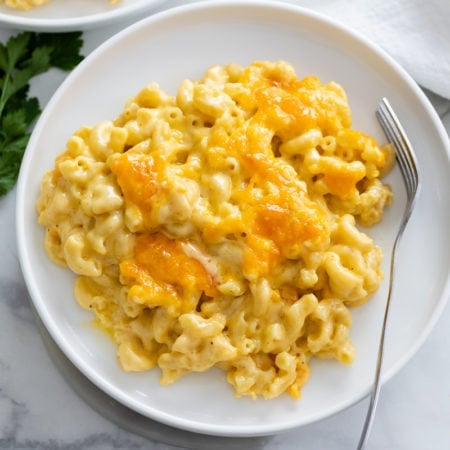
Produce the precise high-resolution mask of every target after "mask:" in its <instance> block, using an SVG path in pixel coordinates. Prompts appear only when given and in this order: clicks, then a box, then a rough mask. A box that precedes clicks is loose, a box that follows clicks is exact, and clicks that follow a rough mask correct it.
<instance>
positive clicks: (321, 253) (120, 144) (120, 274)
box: [37, 62, 393, 398]
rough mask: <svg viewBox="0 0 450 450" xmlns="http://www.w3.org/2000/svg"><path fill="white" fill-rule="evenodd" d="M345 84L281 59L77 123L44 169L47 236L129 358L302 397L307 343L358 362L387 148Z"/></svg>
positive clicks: (217, 69) (247, 391)
mask: <svg viewBox="0 0 450 450" xmlns="http://www.w3.org/2000/svg"><path fill="white" fill-rule="evenodd" d="M350 126H351V115H350V109H349V105H348V102H347V98H346V94H345V92H344V90H343V89H342V88H341V87H340V86H339V85H338V84H336V83H334V82H330V83H328V84H324V83H322V82H321V81H320V80H319V79H318V78H317V77H314V76H308V77H306V78H303V79H298V78H297V75H296V73H295V71H294V69H293V67H292V66H291V65H290V64H288V63H287V62H254V63H252V64H250V65H249V66H248V67H241V66H239V65H237V64H229V65H226V66H213V67H211V68H210V69H209V70H208V71H207V72H206V74H205V75H204V77H203V78H202V79H200V80H197V81H191V80H185V81H183V82H182V84H181V85H180V87H179V90H178V93H177V94H176V96H169V95H167V94H166V93H165V92H163V91H162V90H161V89H160V88H159V86H158V85H157V84H155V83H152V84H149V85H148V86H147V87H145V88H144V89H142V90H141V91H140V92H139V93H138V94H137V95H136V96H135V97H133V98H131V99H130V100H129V101H128V102H127V103H126V106H125V109H124V111H123V112H122V114H121V115H120V116H119V117H117V118H116V119H115V120H113V121H108V120H106V121H103V122H100V123H98V124H97V125H95V126H93V127H87V126H85V127H83V128H81V129H79V130H78V131H77V132H76V133H75V134H74V135H73V136H72V137H71V138H70V139H69V141H68V143H67V147H66V149H65V151H64V152H63V153H61V154H60V155H59V156H58V157H57V159H56V163H55V167H54V169H53V170H52V171H50V172H48V173H47V174H46V175H45V177H44V179H43V181H42V191H41V194H40V198H39V200H38V203H37V207H38V211H39V223H40V224H41V225H42V226H44V227H46V229H47V231H46V237H45V247H46V250H47V252H48V254H49V255H50V257H51V258H52V259H53V260H54V261H56V262H57V263H60V264H63V265H66V266H67V267H68V268H69V269H71V270H72V271H73V272H75V273H76V274H77V275H78V278H77V280H76V282H75V296H76V298H77V300H78V302H79V303H80V305H81V306H82V307H84V308H86V309H88V310H91V311H93V313H94V314H95V315H96V317H97V319H98V321H99V322H100V324H101V326H102V327H103V328H104V329H106V330H108V331H109V332H110V333H111V334H112V336H113V338H114V340H115V342H116V343H117V345H118V359H119V362H120V364H121V366H122V367H123V369H124V370H126V371H145V370H149V369H152V368H154V367H156V366H158V367H159V368H160V369H161V372H162V376H161V383H162V384H163V385H168V384H170V383H173V382H174V381H176V380H178V379H179V378H180V377H182V376H183V375H185V374H187V373H189V372H193V371H194V372H196V371H205V370H208V369H209V368H211V367H213V366H217V367H219V368H221V369H223V370H224V371H225V372H226V376H227V379H228V381H229V383H231V384H232V385H233V387H234V390H235V392H236V395H237V396H244V395H249V396H251V397H258V396H263V397H265V398H272V397H276V396H279V395H280V394H282V393H283V392H288V393H289V394H291V395H292V396H294V397H296V398H297V397H299V396H300V392H301V388H302V386H303V385H304V384H305V382H306V380H307V378H308V375H309V365H308V361H309V360H310V358H311V357H314V356H315V357H319V358H335V359H337V360H339V361H341V362H343V363H350V362H351V361H352V360H353V358H354V357H355V350H354V347H353V345H352V343H351V342H350V338H349V329H350V325H351V321H352V318H351V314H350V311H349V307H352V306H356V305H361V304H362V303H364V302H365V301H366V300H367V299H368V298H369V297H370V296H371V295H372V294H374V292H375V291H376V290H377V288H378V287H379V285H380V281H381V280H382V277H383V274H382V270H381V260H382V252H381V250H380V248H379V247H377V246H376V245H374V243H373V241H372V239H371V238H370V237H368V236H367V235H366V234H365V233H363V232H362V231H360V230H359V229H358V228H357V226H356V221H359V222H360V223H361V224H363V225H365V226H369V225H372V224H374V223H376V222H378V221H379V220H380V219H381V217H382V214H383V209H384V207H385V205H387V204H389V203H390V201H391V191H390V189H389V187H388V186H386V185H385V184H383V183H382V181H381V180H380V177H381V175H382V174H383V173H384V172H385V171H386V170H387V169H388V168H389V167H390V166H391V165H392V162H393V155H392V152H391V151H390V150H389V149H388V148H380V147H379V146H378V145H377V143H376V142H375V140H374V139H373V138H371V137H369V136H367V135H365V134H363V133H361V132H359V131H356V130H354V129H351V128H350Z"/></svg>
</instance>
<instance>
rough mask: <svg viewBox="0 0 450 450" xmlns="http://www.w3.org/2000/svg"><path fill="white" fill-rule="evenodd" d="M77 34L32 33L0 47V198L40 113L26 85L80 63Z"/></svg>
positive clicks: (15, 171)
mask: <svg viewBox="0 0 450 450" xmlns="http://www.w3.org/2000/svg"><path fill="white" fill-rule="evenodd" d="M82 45H83V41H82V34H81V32H73V33H32V32H23V33H20V34H18V35H16V36H12V37H10V38H9V40H8V41H7V42H6V44H3V43H0V195H4V194H6V193H7V192H8V191H10V190H11V189H12V188H13V187H14V185H15V183H16V180H17V176H18V174H19V169H20V164H21V162H22V157H23V154H24V152H25V149H26V146H27V144H28V140H29V138H30V134H31V133H30V128H31V126H32V125H33V123H34V121H35V120H36V118H37V117H38V116H39V114H40V113H41V107H40V105H39V101H38V99H37V98H35V97H29V88H30V85H29V82H30V80H31V79H32V78H33V77H35V76H36V75H39V74H42V73H45V72H47V71H48V70H50V69H51V68H52V67H55V68H58V69H61V70H64V71H69V70H72V69H73V68H74V67H75V66H76V65H77V64H78V63H79V62H80V61H81V60H82V59H83V56H82V55H81V54H80V50H81V47H82Z"/></svg>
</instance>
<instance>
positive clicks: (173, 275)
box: [120, 233, 217, 307]
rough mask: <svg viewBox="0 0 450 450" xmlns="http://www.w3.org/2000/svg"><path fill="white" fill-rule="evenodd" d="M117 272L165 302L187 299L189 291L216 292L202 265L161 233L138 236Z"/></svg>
mask: <svg viewBox="0 0 450 450" xmlns="http://www.w3.org/2000/svg"><path fill="white" fill-rule="evenodd" d="M120 272H121V274H122V276H123V277H125V278H127V279H128V280H131V282H132V284H137V285H138V286H140V288H139V289H140V290H142V289H144V291H145V290H146V291H148V293H149V294H151V295H156V296H157V297H158V298H162V299H163V298H164V296H165V297H166V299H167V302H166V304H174V303H176V299H179V300H182V299H183V298H184V297H187V298H189V297H190V295H188V294H191V293H192V292H193V291H203V292H205V294H206V295H209V296H214V295H217V290H216V288H215V285H214V280H213V279H212V276H211V275H210V274H209V273H208V272H207V271H206V269H205V268H204V267H203V265H202V264H201V263H200V262H199V261H198V260H196V259H195V258H192V257H190V256H187V255H186V254H185V252H184V250H183V247H182V244H181V242H180V241H178V240H174V239H169V238H168V237H167V236H165V235H164V234H161V233H154V234H142V235H140V236H138V237H137V240H136V246H135V251H134V258H133V259H132V260H130V261H124V262H122V263H121V264H120ZM152 306H154V305H152ZM183 306H186V305H182V307H183Z"/></svg>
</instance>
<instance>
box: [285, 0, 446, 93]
mask: <svg viewBox="0 0 450 450" xmlns="http://www.w3.org/2000/svg"><path fill="white" fill-rule="evenodd" d="M283 1H285V2H286V3H292V4H296V5H299V6H303V7H306V8H310V9H312V10H315V11H317V12H320V13H322V14H324V15H327V16H329V17H331V18H334V19H335V20H338V21H339V22H341V23H342V24H345V25H346V26H348V27H349V28H352V29H353V30H355V31H357V32H359V33H360V34H362V35H364V36H365V37H367V38H369V39H370V40H371V41H373V42H375V43H377V44H378V45H379V46H380V47H382V48H383V49H384V50H386V51H387V52H388V53H389V54H390V55H391V56H392V57H393V58H395V59H396V61H397V62H398V63H400V64H401V65H402V66H403V68H404V69H406V71H407V72H408V73H409V74H410V75H411V76H412V77H413V78H414V79H415V80H416V82H417V83H418V84H419V85H421V86H422V87H424V88H426V89H429V90H431V91H433V92H434V93H436V94H439V95H441V96H442V97H445V98H450V0H283Z"/></svg>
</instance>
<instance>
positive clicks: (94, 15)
mask: <svg viewBox="0 0 450 450" xmlns="http://www.w3.org/2000/svg"><path fill="white" fill-rule="evenodd" d="M163 1H164V0H121V1H120V2H119V3H116V4H114V5H113V4H111V3H109V0H50V2H49V3H48V4H46V5H43V6H39V7H37V8H33V9H31V10H28V11H19V10H16V9H12V8H8V7H7V6H5V5H4V4H0V25H4V26H7V27H9V28H19V29H24V30H30V31H43V32H50V31H52V32H63V31H73V30H86V29H90V28H94V27H97V26H101V25H107V24H113V23H116V22H118V21H120V20H125V19H131V18H133V17H137V16H139V15H140V16H141V17H142V14H143V13H144V12H146V11H150V10H151V9H152V8H155V7H156V6H157V5H159V4H160V3H162V2H163ZM166 1H167V0H166Z"/></svg>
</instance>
